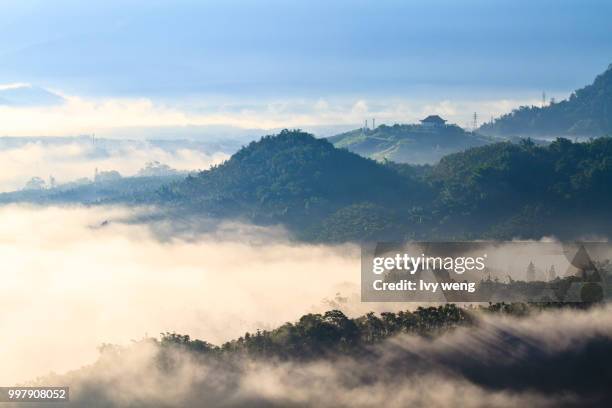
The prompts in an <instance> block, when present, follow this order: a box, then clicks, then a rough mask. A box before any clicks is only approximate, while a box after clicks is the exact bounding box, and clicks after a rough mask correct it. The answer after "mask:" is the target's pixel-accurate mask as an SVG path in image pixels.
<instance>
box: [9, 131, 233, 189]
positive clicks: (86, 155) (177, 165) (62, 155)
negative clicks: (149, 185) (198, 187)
mask: <svg viewBox="0 0 612 408" xmlns="http://www.w3.org/2000/svg"><path fill="white" fill-rule="evenodd" d="M227 153H228V152H221V151H216V152H215V151H212V152H211V151H210V150H208V151H207V150H206V149H205V147H204V146H202V145H198V144H195V143H189V142H166V143H160V142H157V143H156V142H147V141H125V140H123V141H122V140H108V139H105V140H98V141H97V142H95V143H94V142H93V141H92V138H90V137H79V138H59V139H45V138H42V139H18V138H3V139H0V162H1V163H3V171H2V174H0V191H12V190H18V189H21V188H23V187H24V185H25V183H26V182H27V181H28V180H29V179H30V178H32V177H40V178H42V179H44V180H48V179H49V178H50V177H53V178H54V179H55V180H56V182H58V183H66V182H71V181H75V180H77V179H79V178H84V177H86V178H89V179H92V178H93V177H94V173H95V170H96V169H98V170H99V171H110V170H116V171H118V172H119V173H121V174H122V175H124V176H131V175H135V174H136V173H137V172H138V171H139V170H140V169H142V168H143V167H145V164H146V163H148V162H153V161H158V162H160V163H163V164H166V165H168V166H170V167H172V168H174V169H177V170H184V171H194V170H203V169H207V168H209V167H210V166H211V165H212V164H218V163H220V162H221V161H223V160H225V159H227V158H228V157H229V155H228V154H227Z"/></svg>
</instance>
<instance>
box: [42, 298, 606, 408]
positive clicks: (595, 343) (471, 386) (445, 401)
mask: <svg viewBox="0 0 612 408" xmlns="http://www.w3.org/2000/svg"><path fill="white" fill-rule="evenodd" d="M611 311H612V310H611V308H610V307H609V306H608V307H597V308H593V309H591V310H589V311H580V310H561V311H546V312H534V313H533V314H532V315H530V316H527V317H522V318H515V317H504V316H502V315H499V314H498V315H493V316H486V315H485V316H482V315H481V316H480V318H479V321H478V322H477V324H476V325H475V326H473V327H469V328H458V329H456V330H454V331H449V332H446V333H443V334H440V335H438V336H435V337H429V338H422V337H418V336H414V335H408V334H399V335H397V336H395V337H392V338H390V339H389V340H386V341H384V342H382V343H380V344H378V345H376V346H374V347H371V348H369V349H366V350H362V351H361V352H360V353H359V354H358V355H355V356H336V357H329V358H327V359H319V360H313V361H273V360H270V359H257V358H249V357H245V356H235V358H234V359H222V360H217V359H215V358H209V357H206V356H201V355H200V356H198V355H194V354H190V353H187V352H185V351H183V350H181V349H178V348H164V349H161V348H159V347H158V346H157V345H156V344H155V343H153V342H151V341H148V340H143V341H141V342H138V343H135V344H133V345H131V346H127V347H125V348H119V349H111V350H109V351H107V352H106V353H104V354H102V356H101V358H100V359H99V360H98V361H97V362H96V363H95V364H93V365H91V366H88V367H84V368H82V369H80V370H76V371H73V372H71V373H68V374H67V375H59V376H50V377H46V378H44V379H43V380H39V383H40V384H50V383H51V384H54V385H64V386H65V385H67V384H69V385H70V387H71V402H70V404H71V405H70V406H76V407H81V406H92V405H95V406H109V407H114V406H117V407H118V406H134V405H136V406H147V407H160V406H169V405H170V406H182V407H196V406H201V405H202V404H203V403H205V404H206V406H208V407H243V406H249V407H250V406H265V407H268V406H270V407H272V406H283V407H372V406H385V407H405V406H415V407H448V406H462V407H516V406H538V407H557V406H605V404H606V403H607V402H609V400H610V396H609V395H607V391H608V386H609V383H608V381H609V374H610V368H609V367H610V366H609V364H610V363H611V362H612V361H611V357H610V356H609V353H606V352H605V350H607V349H608V348H609V347H610V346H612V318H611V317H610V316H611V315H610V312H611ZM162 362H163V363H162Z"/></svg>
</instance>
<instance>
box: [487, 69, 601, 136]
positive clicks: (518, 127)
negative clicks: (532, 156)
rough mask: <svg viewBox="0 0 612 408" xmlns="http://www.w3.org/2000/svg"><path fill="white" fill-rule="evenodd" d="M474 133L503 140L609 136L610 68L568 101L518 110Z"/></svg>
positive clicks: (573, 94) (523, 107)
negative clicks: (514, 138) (506, 138)
mask: <svg viewBox="0 0 612 408" xmlns="http://www.w3.org/2000/svg"><path fill="white" fill-rule="evenodd" d="M478 131H479V132H480V133H483V134H486V135H490V136H506V137H507V136H522V137H526V136H531V137H538V136H539V137H542V136H549V137H550V136H552V137H558V136H588V137H599V136H604V135H612V64H611V65H610V66H609V67H608V69H607V70H606V71H605V72H604V73H603V74H601V75H599V76H597V78H595V81H594V82H593V84H591V85H588V86H585V87H584V88H582V89H579V90H577V91H575V92H574V93H572V95H571V96H570V97H569V99H567V100H563V101H561V102H557V103H554V102H551V103H550V105H548V106H545V107H535V106H522V107H520V108H518V109H516V110H514V111H512V112H511V113H509V114H507V115H504V116H502V117H500V118H499V119H496V120H495V121H494V122H493V123H487V124H484V125H483V126H481V127H480V129H479V130H478Z"/></svg>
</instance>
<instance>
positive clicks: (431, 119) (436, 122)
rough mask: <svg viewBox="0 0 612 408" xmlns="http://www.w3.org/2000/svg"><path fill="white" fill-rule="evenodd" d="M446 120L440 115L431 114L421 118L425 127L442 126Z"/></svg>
mask: <svg viewBox="0 0 612 408" xmlns="http://www.w3.org/2000/svg"><path fill="white" fill-rule="evenodd" d="M445 123H446V120H444V119H442V118H441V117H440V116H438V115H429V116H428V117H426V118H425V119H423V120H421V126H423V127H441V126H444V124H445Z"/></svg>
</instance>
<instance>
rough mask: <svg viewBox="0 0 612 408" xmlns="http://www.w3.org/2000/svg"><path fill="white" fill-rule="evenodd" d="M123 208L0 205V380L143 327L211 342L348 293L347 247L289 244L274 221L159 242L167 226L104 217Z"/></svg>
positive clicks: (77, 355) (119, 340)
mask: <svg viewBox="0 0 612 408" xmlns="http://www.w3.org/2000/svg"><path fill="white" fill-rule="evenodd" d="M132 215H134V211H133V210H126V209H122V208H95V209H91V208H90V209H85V208H53V207H51V208H48V207H47V208H39V207H19V206H6V207H1V208H0V259H2V262H3V279H2V285H0V310H2V319H0V332H2V333H5V336H4V340H3V341H2V345H1V346H0V361H2V370H0V384H12V383H15V382H19V381H25V380H28V379H32V378H34V377H36V376H38V375H42V374H45V373H48V372H50V371H56V372H64V371H66V370H68V369H74V368H77V367H79V366H81V365H83V364H85V363H88V362H92V361H93V360H94V359H95V358H96V355H97V351H96V348H97V347H98V346H99V345H100V344H102V343H116V344H125V343H126V342H129V341H130V339H140V338H142V337H144V336H145V335H147V334H148V335H152V336H156V335H157V334H158V333H160V332H165V331H177V332H181V333H189V334H191V335H192V336H196V337H199V338H203V339H206V340H207V341H210V342H214V343H219V342H222V341H225V340H228V339H231V338H234V337H238V336H240V335H243V334H244V332H245V331H247V330H248V331H254V330H256V329H257V328H271V327H274V326H276V325H278V324H281V323H284V322H285V321H291V320H294V319H296V318H298V317H299V316H301V315H302V314H304V313H307V312H310V311H314V310H316V311H322V310H324V309H326V308H328V307H329V306H328V305H327V304H325V303H323V300H324V299H326V298H328V299H333V298H334V296H335V295H336V293H337V292H342V293H344V294H351V293H358V292H359V289H358V282H359V254H358V249H357V248H356V247H355V246H352V245H348V246H338V247H327V246H313V245H298V244H293V243H290V242H289V241H287V240H286V237H285V235H284V233H283V231H282V229H278V228H276V229H275V228H272V229H268V228H266V229H262V228H258V227H249V226H241V225H240V224H235V223H234V224H222V225H221V226H220V227H219V228H218V229H217V230H216V232H214V233H208V234H201V235H199V236H190V239H189V240H188V241H187V240H181V239H175V238H172V237H171V236H166V237H165V239H163V240H160V239H159V234H160V231H168V230H170V229H164V228H162V227H159V228H156V229H152V228H150V227H149V226H147V225H134V224H129V225H128V224H122V223H118V222H114V220H118V219H124V218H126V217H129V216H132ZM105 220H110V221H111V222H110V223H109V224H108V225H106V226H100V225H101V224H102V223H103V221H105ZM153 230H155V232H153ZM363 311H364V310H361V309H360V310H356V311H355V313H362V312H363Z"/></svg>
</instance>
